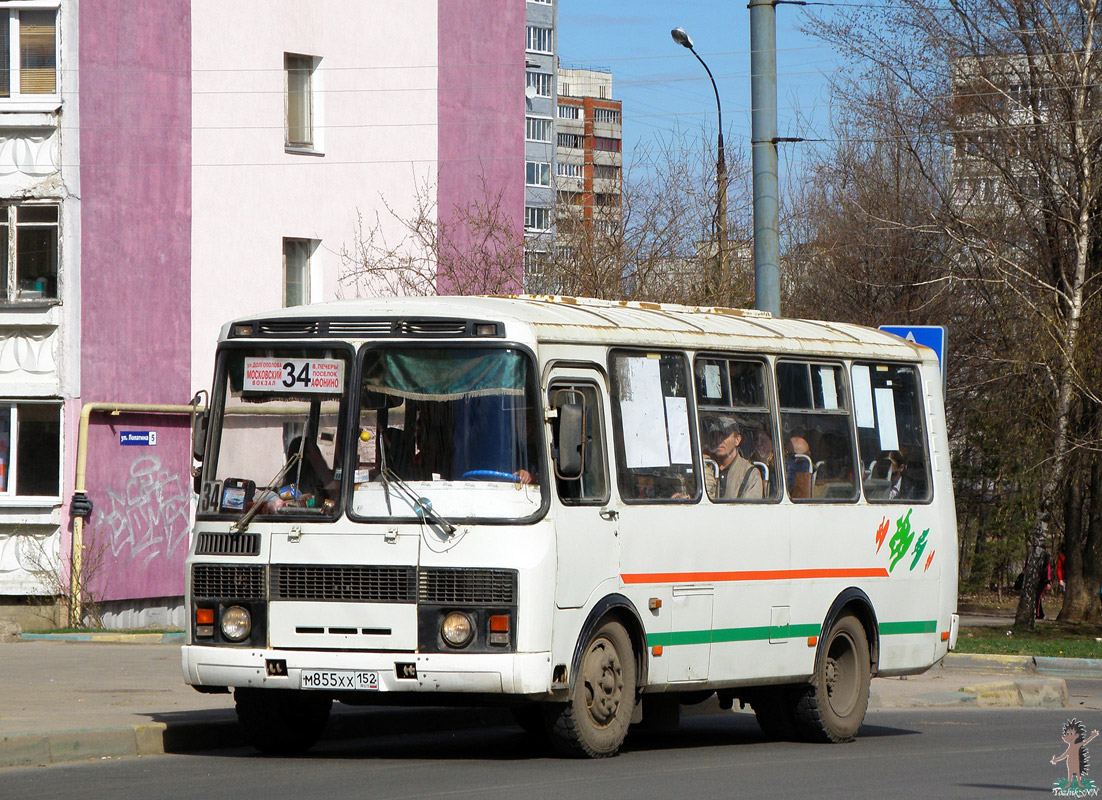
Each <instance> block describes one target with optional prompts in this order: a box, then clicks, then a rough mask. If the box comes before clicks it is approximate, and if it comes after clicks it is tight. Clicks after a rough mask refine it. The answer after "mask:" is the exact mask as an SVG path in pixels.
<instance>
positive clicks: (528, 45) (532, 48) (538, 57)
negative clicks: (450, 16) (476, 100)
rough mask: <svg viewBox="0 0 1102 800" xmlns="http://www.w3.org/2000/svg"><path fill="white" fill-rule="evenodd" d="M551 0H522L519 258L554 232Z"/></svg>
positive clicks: (542, 248) (534, 253)
mask: <svg viewBox="0 0 1102 800" xmlns="http://www.w3.org/2000/svg"><path fill="white" fill-rule="evenodd" d="M556 3H557V0H528V2H527V3H525V7H526V22H525V24H526V32H525V90H524V97H525V103H524V249H525V264H526V269H527V265H529V264H531V263H532V258H533V257H535V258H538V254H539V253H542V252H547V251H548V250H549V249H550V247H551V242H552V240H553V238H554V224H555V213H554V212H555V189H554V185H553V172H554V160H555V100H556V94H557V92H556V88H557V87H556V81H555V64H556V56H555V38H556V35H555V34H556V30H555V19H556V14H557V8H558V7H557V5H556Z"/></svg>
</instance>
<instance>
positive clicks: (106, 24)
mask: <svg viewBox="0 0 1102 800" xmlns="http://www.w3.org/2000/svg"><path fill="white" fill-rule="evenodd" d="M79 13H80V19H79V28H80V45H79V49H80V57H79V75H80V100H79V102H80V195H81V201H80V209H81V232H80V262H81V263H80V295H81V296H80V304H81V305H80V309H81V349H80V365H81V391H80V394H81V401H82V402H84V403H87V402H92V401H119V402H128V403H173V404H182V403H186V402H187V401H188V399H189V396H188V393H189V387H190V385H191V380H190V374H189V370H190V356H191V347H190V333H191V310H190V303H191V285H190V275H191V75H190V70H191V18H190V13H191V12H190V3H189V2H188V0H153V1H152V2H135V1H134V0H95V2H85V3H80V5H79ZM122 419H123V420H124V421H125V423H126V424H125V426H124V427H126V429H128V430H137V429H142V430H154V429H156V430H160V431H163V432H164V433H163V434H162V436H160V437H159V438H158V444H157V445H156V446H155V447H148V448H147V447H122V446H120V445H119V441H118V434H117V430H118V427H117V426H114V425H112V424H110V422H111V420H110V418H107V417H104V416H102V415H98V414H97V415H94V416H93V425H92V429H91V432H90V435H89V447H88V464H89V472H88V480H87V489H88V495H89V497H91V498H92V501H93V503H95V512H94V513H93V515H92V519H91V520H90V521H89V527H90V528H91V529H92V530H93V531H94V532H95V534H96V536H99V537H105V540H106V541H108V542H111V543H113V544H112V547H114V549H115V551H116V552H115V553H114V556H113V557H112V558H111V559H109V561H108V566H107V569H106V570H105V571H104V572H103V575H102V580H103V582H104V583H103V585H104V586H105V587H106V591H107V593H108V594H107V595H106V596H105V597H104V599H123V598H136V597H159V596H170V595H179V594H182V593H183V560H184V555H185V553H186V550H187V545H186V537H187V528H186V525H185V526H184V528H183V536H184V545H183V546H182V547H181V546H179V545H178V544H175V545H174V544H173V540H172V539H171V536H175V535H176V533H175V529H174V528H173V529H171V530H166V529H165V528H164V526H163V525H162V524H161V523H162V522H163V519H160V518H157V519H154V518H155V517H158V515H160V516H162V517H163V516H164V515H166V514H167V515H174V514H175V513H176V511H175V509H177V507H178V501H177V500H176V499H168V500H166V499H165V498H166V497H167V496H168V493H171V492H177V491H179V490H178V489H177V483H176V481H175V478H176V477H178V476H181V475H182V476H184V479H185V480H186V476H187V474H188V469H189V467H190V461H189V460H188V450H189V449H190V448H189V447H188V446H187V441H186V436H185V435H183V434H182V433H181V430H180V428H179V425H180V424H182V421H181V422H177V423H169V422H167V421H166V418H165V417H156V418H149V419H146V420H139V421H138V423H134V420H133V419H132V418H131V419H127V418H125V417H124V418H122ZM114 422H116V423H118V422H120V420H118V419H116V420H115V421H114ZM143 451H145V452H143ZM73 455H75V454H73ZM150 457H152V460H149V459H150ZM143 459H145V460H143ZM174 476H175V477H174ZM186 486H187V484H186V482H185V483H184V484H183V488H184V489H186ZM151 498H152V499H151ZM154 506H156V509H154ZM143 515H144V517H143ZM143 518H147V519H150V520H152V521H154V522H155V523H156V524H153V525H151V526H150V527H149V533H148V534H146V533H141V532H140V531H139V528H140V525H139V524H137V523H136V522H135V520H138V521H139V522H140V520H141V519H143ZM172 519H173V520H174V522H173V524H176V523H175V520H177V519H178V518H177V517H175V516H173V517H172ZM140 535H141V536H146V539H145V540H142V541H138V540H139V537H140ZM128 537H129V539H131V540H133V543H132V544H128V543H127V542H128ZM139 545H140V546H139Z"/></svg>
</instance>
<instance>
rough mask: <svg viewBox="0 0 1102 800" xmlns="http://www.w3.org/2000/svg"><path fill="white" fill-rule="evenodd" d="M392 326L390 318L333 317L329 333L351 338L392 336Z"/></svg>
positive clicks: (330, 321)
mask: <svg viewBox="0 0 1102 800" xmlns="http://www.w3.org/2000/svg"><path fill="white" fill-rule="evenodd" d="M390 327H391V321H390V320H389V319H331V320H329V335H330V336H342V337H348V338H349V339H374V338H376V337H380V336H384V337H385V336H390Z"/></svg>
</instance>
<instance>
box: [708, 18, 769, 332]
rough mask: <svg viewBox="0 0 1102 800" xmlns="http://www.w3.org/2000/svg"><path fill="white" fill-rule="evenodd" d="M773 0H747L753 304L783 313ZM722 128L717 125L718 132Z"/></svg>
mask: <svg viewBox="0 0 1102 800" xmlns="http://www.w3.org/2000/svg"><path fill="white" fill-rule="evenodd" d="M775 3H776V0H750V4H749V6H748V7H749V9H750V106H751V126H750V127H751V133H750V143H751V148H752V149H751V156H752V160H753V168H754V307H755V308H757V309H760V310H762V311H768V312H769V313H770V314H772V315H773V316H775V317H779V316H780V315H781V285H780V255H781V242H780V233H779V225H778V223H777V217H778V205H779V204H778V200H777V198H778V196H779V191H778V188H777V9H776V5H775ZM722 135H723V132H722V131H720V136H722Z"/></svg>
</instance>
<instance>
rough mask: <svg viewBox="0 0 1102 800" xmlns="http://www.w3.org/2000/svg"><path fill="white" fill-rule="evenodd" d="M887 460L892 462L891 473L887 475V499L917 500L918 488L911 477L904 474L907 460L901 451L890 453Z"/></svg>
mask: <svg viewBox="0 0 1102 800" xmlns="http://www.w3.org/2000/svg"><path fill="white" fill-rule="evenodd" d="M888 460H889V461H891V462H892V471H891V474H890V475H888V499H889V500H914V499H915V498H917V497H918V486H917V485H916V484H915V482H914V480H913V479H912V478H911V476H910V475H907V474H906V469H907V459H906V458H905V457H904V456H903V453H902V451H900V450H892V451H890V452H889V453H888Z"/></svg>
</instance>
